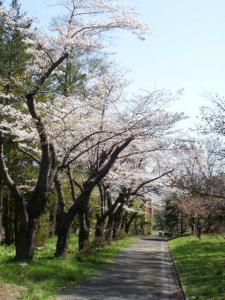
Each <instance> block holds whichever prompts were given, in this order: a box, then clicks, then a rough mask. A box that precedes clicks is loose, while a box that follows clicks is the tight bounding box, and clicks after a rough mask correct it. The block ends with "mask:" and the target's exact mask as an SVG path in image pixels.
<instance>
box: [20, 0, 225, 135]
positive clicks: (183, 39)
mask: <svg viewBox="0 0 225 300" xmlns="http://www.w3.org/2000/svg"><path fill="white" fill-rule="evenodd" d="M120 2H122V3H124V4H128V5H131V6H135V7H137V10H138V12H139V13H140V20H143V22H145V23H147V24H148V25H149V28H150V34H149V35H147V36H146V41H145V42H142V41H140V40H137V39H136V37H135V36H132V35H131V34H129V33H128V32H123V33H122V32H116V33H114V34H113V39H110V44H111V45H110V50H112V51H113V52H116V55H115V56H114V61H116V63H118V64H119V65H120V66H122V67H124V68H125V69H127V70H128V71H129V73H128V79H129V80H130V81H131V85H130V87H129V90H130V92H136V91H137V90H138V89H150V90H152V89H162V88H166V89H171V90H178V89H181V88H184V89H185V93H184V95H183V97H182V99H181V100H180V101H179V102H176V103H175V104H174V105H173V108H172V109H173V110H177V111H184V112H185V113H186V114H187V115H189V116H191V119H190V120H188V121H185V122H183V124H182V125H183V126H184V127H185V129H186V128H188V127H189V126H191V125H192V124H193V122H194V116H195V115H197V114H198V108H199V106H201V105H205V104H208V101H207V97H206V95H207V93H211V92H217V93H220V94H223V95H225V82H224V81H225V17H224V14H225V1H224V0H213V1H212V0H170V1H168V0H123V1H122V0H121V1H120ZM56 3H57V0H36V1H35V2H34V1H30V0H22V5H23V9H24V10H26V11H27V12H28V13H30V14H32V15H33V16H36V17H37V18H38V19H39V20H40V25H42V26H46V25H47V24H48V23H49V22H50V20H51V17H53V16H55V15H58V14H59V13H60V11H61V10H62V8H61V7H59V6H55V5H54V4H56Z"/></svg>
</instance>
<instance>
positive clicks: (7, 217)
mask: <svg viewBox="0 0 225 300" xmlns="http://www.w3.org/2000/svg"><path fill="white" fill-rule="evenodd" d="M2 200H4V201H3V203H2V204H3V208H4V210H3V227H4V232H5V235H4V241H3V242H4V244H5V245H6V246H10V245H12V244H14V241H15V203H14V199H12V197H11V195H10V192H8V193H7V194H6V195H5V197H4V198H2Z"/></svg>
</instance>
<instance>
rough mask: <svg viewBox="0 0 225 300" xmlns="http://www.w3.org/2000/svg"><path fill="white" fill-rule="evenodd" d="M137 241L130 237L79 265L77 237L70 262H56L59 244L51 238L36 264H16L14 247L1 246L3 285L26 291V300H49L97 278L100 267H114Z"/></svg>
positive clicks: (68, 258)
mask: <svg viewBox="0 0 225 300" xmlns="http://www.w3.org/2000/svg"><path fill="white" fill-rule="evenodd" d="M134 241H135V238H134V237H126V238H125V239H123V240H120V241H117V242H114V243H112V244H111V245H107V246H105V247H104V248H103V249H102V250H99V251H97V252H96V253H94V254H92V255H91V256H89V257H88V258H85V259H82V261H78V260H77V259H76V258H75V256H76V252H77V238H76V237H73V238H71V239H70V253H69V255H68V257H67V258H54V256H53V255H54V249H55V242H56V240H55V238H51V239H49V240H48V243H47V245H46V246H45V247H43V248H39V249H38V250H37V253H36V256H37V258H36V260H35V261H34V262H31V263H29V264H26V263H18V262H13V261H12V258H13V256H14V251H15V249H14V247H4V246H0V283H7V284H13V285H18V286H24V287H26V288H27V291H26V292H25V293H24V295H23V299H24V300H25V299H26V300H28V299H29V300H30V299H32V300H38V299H48V298H49V297H50V296H54V295H56V294H57V293H58V292H59V291H60V290H61V289H62V288H66V287H69V286H73V285H76V284H79V283H80V282H81V281H82V280H83V279H85V278H87V277H89V276H91V275H93V274H94V273H95V272H96V271H97V270H98V267H99V265H101V264H102V263H110V262H111V261H112V260H113V258H114V257H115V255H116V254H117V253H119V252H120V251H122V250H123V249H124V248H125V247H126V246H128V245H130V244H132V243H133V242H134Z"/></svg>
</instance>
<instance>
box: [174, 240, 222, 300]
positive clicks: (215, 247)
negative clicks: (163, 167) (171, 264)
mask: <svg viewBox="0 0 225 300" xmlns="http://www.w3.org/2000/svg"><path fill="white" fill-rule="evenodd" d="M169 245H170V249H171V252H172V256H173V258H174V261H175V263H176V266H177V269H178V272H179V275H180V279H181V282H182V284H183V285H184V286H185V289H186V292H187V295H188V297H189V299H193V300H194V299H196V300H206V299H207V300H224V299H225V242H224V241H222V240H219V239H218V238H216V237H213V236H203V237H202V239H201V240H198V239H197V238H196V237H193V236H188V237H181V238H177V239H174V240H171V241H170V242H169Z"/></svg>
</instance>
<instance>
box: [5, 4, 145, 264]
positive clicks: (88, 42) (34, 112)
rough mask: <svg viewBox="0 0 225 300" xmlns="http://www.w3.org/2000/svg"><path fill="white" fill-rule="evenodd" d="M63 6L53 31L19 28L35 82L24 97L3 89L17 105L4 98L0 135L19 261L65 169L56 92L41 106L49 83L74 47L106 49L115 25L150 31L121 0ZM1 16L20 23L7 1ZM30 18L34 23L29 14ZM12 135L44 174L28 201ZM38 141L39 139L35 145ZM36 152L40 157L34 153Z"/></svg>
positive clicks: (29, 252)
mask: <svg viewBox="0 0 225 300" xmlns="http://www.w3.org/2000/svg"><path fill="white" fill-rule="evenodd" d="M62 5H63V7H64V8H65V10H66V13H65V15H64V16H63V17H60V18H57V19H55V22H54V23H53V25H52V27H51V28H50V30H51V31H52V34H48V33H45V32H44V31H43V30H38V29H33V28H28V27H27V28H18V30H19V32H20V33H21V34H22V35H23V38H24V41H25V42H26V43H27V44H28V45H29V47H28V49H27V53H29V54H31V55H32V61H31V62H30V63H29V64H28V65H27V66H26V71H24V72H25V73H26V74H30V78H31V82H30V83H29V82H28V84H27V86H25V92H24V97H22V96H21V95H17V94H16V93H14V94H6V93H4V92H3V93H1V98H2V99H9V100H12V105H11V104H10V103H9V104H7V105H5V103H4V104H3V105H2V106H1V115H2V116H3V118H2V122H1V137H0V167H1V168H0V170H1V177H2V178H3V181H4V183H5V184H6V185H7V186H8V188H9V190H10V191H11V193H12V194H13V196H14V198H15V203H16V216H17V232H16V259H18V260H32V259H33V256H34V248H35V243H34V240H35V235H36V231H37V227H38V220H39V218H40V216H41V214H42V213H43V211H44V208H45V206H46V203H47V199H48V194H49V192H50V190H51V187H52V183H53V182H54V179H55V176H56V174H57V172H58V169H59V162H58V153H57V151H56V149H55V143H54V140H52V139H51V135H50V132H49V128H50V127H51V126H48V125H49V124H48V123H47V122H46V113H47V107H48V105H50V103H51V101H52V100H53V99H52V97H51V96H49V97H47V96H46V97H44V100H45V103H44V104H45V105H41V104H42V103H41V102H39V99H40V95H41V94H42V93H43V92H44V89H45V88H46V85H47V86H49V79H50V78H51V77H52V75H54V74H55V73H57V72H58V70H59V66H61V65H62V64H63V63H65V62H66V60H67V59H68V58H69V57H70V56H71V55H72V54H73V53H74V52H76V51H79V52H85V53H86V52H89V51H94V50H98V49H102V48H103V44H102V42H101V37H102V36H103V35H104V34H105V33H107V32H108V31H110V30H113V29H125V30H130V31H132V32H134V33H137V34H139V33H143V31H144V30H145V28H144V27H143V26H142V24H141V23H140V22H138V21H137V19H136V14H135V11H134V10H133V9H129V8H125V7H123V6H121V5H119V4H118V5H116V4H113V3H109V2H108V1H98V0H90V1H76V0H71V1H63V2H62ZM0 17H1V19H2V20H4V24H5V26H9V27H11V26H15V25H16V24H15V21H14V19H13V13H12V12H11V11H8V10H7V9H5V8H4V7H3V6H1V7H0ZM26 18H27V17H26ZM28 20H29V22H30V19H29V18H28ZM24 99H25V101H24ZM15 100H18V101H19V102H20V103H21V106H22V109H21V107H20V108H19V109H18V108H17V107H15V106H14V105H13V104H14V102H15ZM56 102H57V101H56ZM40 107H42V109H43V107H46V110H44V112H42V111H43V110H41V109H40ZM6 115H10V116H12V119H10V120H9V119H8V118H6ZM4 116H5V117H4ZM77 121H78V122H79V120H77ZM6 135H13V137H14V140H15V143H18V145H19V146H20V145H21V143H22V147H23V151H24V152H26V154H27V155H29V156H30V157H33V158H34V161H35V163H36V164H38V169H39V171H38V177H37V180H36V182H35V184H34V187H33V189H32V190H31V193H30V194H31V196H30V199H29V201H28V202H27V201H26V197H25V196H24V194H23V192H22V191H21V189H20V187H19V186H17V185H16V183H15V180H14V179H13V178H12V177H11V176H10V174H9V172H8V168H7V165H6V159H5V155H4V142H5V137H6ZM29 142H30V143H32V147H31V148H32V151H31V152H30V151H29V149H28V147H27V145H28V144H29ZM129 142H130V138H128V139H127V140H126V141H125V142H124V143H122V144H121V145H120V146H118V147H117V148H116V149H115V151H116V152H115V156H117V155H118V153H117V152H118V151H119V150H120V149H122V148H123V147H124V146H125V145H126V143H129ZM33 144H36V145H35V146H36V147H35V148H34V145H33ZM62 144H63V142H62ZM24 146H25V147H24ZM24 148H26V149H24ZM35 151H37V154H38V156H39V159H38V158H36V156H35V155H34V153H33V152H35ZM104 170H105V169H104ZM103 173H104V172H103ZM91 180H93V178H91ZM91 184H93V182H91Z"/></svg>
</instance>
